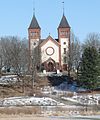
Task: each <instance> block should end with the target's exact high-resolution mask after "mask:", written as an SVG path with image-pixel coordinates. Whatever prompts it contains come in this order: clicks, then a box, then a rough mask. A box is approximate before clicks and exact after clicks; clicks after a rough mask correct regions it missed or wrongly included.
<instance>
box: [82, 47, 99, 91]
mask: <svg viewBox="0 0 100 120" xmlns="http://www.w3.org/2000/svg"><path fill="white" fill-rule="evenodd" d="M98 79H99V54H98V51H97V50H96V48H95V47H86V48H85V49H84V52H83V55H82V60H81V66H80V84H81V85H82V87H84V88H87V89H92V90H93V89H95V88H97V87H98Z"/></svg>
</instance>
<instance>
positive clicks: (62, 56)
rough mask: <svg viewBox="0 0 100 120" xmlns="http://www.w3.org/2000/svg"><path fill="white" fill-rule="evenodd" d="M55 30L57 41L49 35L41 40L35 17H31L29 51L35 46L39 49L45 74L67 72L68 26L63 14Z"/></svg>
mask: <svg viewBox="0 0 100 120" xmlns="http://www.w3.org/2000/svg"><path fill="white" fill-rule="evenodd" d="M51 24H52V23H51ZM57 30H58V38H57V39H55V38H53V37H52V36H51V35H49V36H48V37H47V38H45V39H42V38H41V27H40V25H39V23H38V21H37V19H36V16H35V15H33V18H32V20H31V23H30V25H29V28H28V40H29V51H30V52H31V51H32V50H33V49H34V48H35V47H37V46H39V47H40V51H41V64H42V66H43V67H44V69H45V70H46V71H47V72H53V71H56V70H59V71H67V70H68V60H67V58H68V54H67V53H68V51H69V47H70V25H69V23H68V21H67V19H66V16H65V15H64V13H63V15H62V18H61V21H60V23H59V26H58V28H57Z"/></svg>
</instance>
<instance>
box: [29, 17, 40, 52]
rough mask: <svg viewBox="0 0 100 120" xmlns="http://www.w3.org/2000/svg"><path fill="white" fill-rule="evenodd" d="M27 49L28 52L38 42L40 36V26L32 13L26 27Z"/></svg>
mask: <svg viewBox="0 0 100 120" xmlns="http://www.w3.org/2000/svg"><path fill="white" fill-rule="evenodd" d="M28 37H29V50H30V52H31V51H32V50H33V49H34V48H35V47H36V46H38V44H39V41H40V38H41V28H40V26H39V24H38V22H37V19H36V17H35V15H33V18H32V21H31V24H30V26H29V28H28Z"/></svg>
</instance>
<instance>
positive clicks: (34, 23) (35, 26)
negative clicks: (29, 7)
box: [29, 15, 40, 29]
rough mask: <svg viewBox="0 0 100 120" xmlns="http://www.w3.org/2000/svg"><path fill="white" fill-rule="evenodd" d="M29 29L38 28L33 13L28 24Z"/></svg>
mask: <svg viewBox="0 0 100 120" xmlns="http://www.w3.org/2000/svg"><path fill="white" fill-rule="evenodd" d="M29 29H40V26H39V24H38V22H37V19H36V17H35V15H33V18H32V21H31V24H30V26H29Z"/></svg>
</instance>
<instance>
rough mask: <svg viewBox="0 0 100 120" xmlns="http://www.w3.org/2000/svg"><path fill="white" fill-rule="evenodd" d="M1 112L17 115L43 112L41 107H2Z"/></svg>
mask: <svg viewBox="0 0 100 120" xmlns="http://www.w3.org/2000/svg"><path fill="white" fill-rule="evenodd" d="M0 114H7V115H11V114H13V115H17V114H41V107H39V106H34V107H10V108H0Z"/></svg>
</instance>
